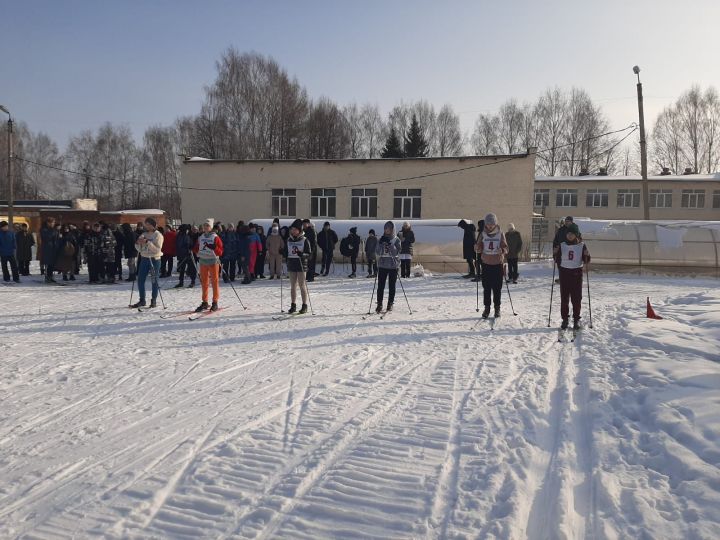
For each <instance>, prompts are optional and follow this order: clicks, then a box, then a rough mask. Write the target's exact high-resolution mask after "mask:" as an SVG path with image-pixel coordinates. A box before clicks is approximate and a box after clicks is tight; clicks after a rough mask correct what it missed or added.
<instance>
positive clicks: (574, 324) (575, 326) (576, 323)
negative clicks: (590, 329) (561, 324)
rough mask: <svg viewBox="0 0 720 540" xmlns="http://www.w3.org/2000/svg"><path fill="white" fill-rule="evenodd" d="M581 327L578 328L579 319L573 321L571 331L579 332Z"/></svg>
mask: <svg viewBox="0 0 720 540" xmlns="http://www.w3.org/2000/svg"><path fill="white" fill-rule="evenodd" d="M581 328H582V327H581V326H580V319H575V320H574V321H573V330H580V329H581Z"/></svg>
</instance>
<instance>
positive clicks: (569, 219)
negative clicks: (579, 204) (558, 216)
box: [565, 216, 575, 221]
mask: <svg viewBox="0 0 720 540" xmlns="http://www.w3.org/2000/svg"><path fill="white" fill-rule="evenodd" d="M565 221H575V220H574V219H573V217H572V216H568V217H566V218H565Z"/></svg>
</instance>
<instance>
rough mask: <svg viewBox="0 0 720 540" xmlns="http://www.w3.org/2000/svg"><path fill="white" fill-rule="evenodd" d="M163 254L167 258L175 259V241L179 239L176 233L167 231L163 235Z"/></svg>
mask: <svg viewBox="0 0 720 540" xmlns="http://www.w3.org/2000/svg"><path fill="white" fill-rule="evenodd" d="M163 238H164V240H163V245H162V254H163V255H165V256H166V257H175V255H176V254H177V251H176V247H175V240H176V239H177V232H176V231H167V232H166V233H165V234H164V235H163Z"/></svg>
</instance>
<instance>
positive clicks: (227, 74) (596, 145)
mask: <svg viewBox="0 0 720 540" xmlns="http://www.w3.org/2000/svg"><path fill="white" fill-rule="evenodd" d="M216 69H217V75H216V78H215V80H214V81H213V82H212V83H211V84H210V85H208V86H207V87H206V88H205V97H204V100H203V103H202V106H201V108H200V111H199V112H198V114H196V115H191V116H184V117H180V118H178V119H177V120H176V121H175V122H174V124H173V125H171V126H154V127H151V128H148V129H147V130H146V131H145V133H144V136H143V139H142V141H136V140H134V138H133V136H132V134H131V132H130V129H129V128H128V127H127V126H123V125H113V124H110V123H106V124H104V125H102V126H101V127H100V128H98V129H97V130H96V131H83V132H81V133H79V134H77V135H74V136H72V137H71V138H70V141H69V144H68V147H67V149H66V151H65V152H64V153H62V152H60V151H59V149H58V146H57V144H56V143H55V142H54V141H52V140H51V139H50V137H48V136H47V135H46V134H44V133H41V132H39V133H33V132H32V131H31V130H30V129H28V127H27V126H26V125H24V124H22V123H19V124H17V129H16V133H15V155H16V156H17V157H18V158H19V159H18V160H16V161H15V163H14V167H15V173H14V177H15V196H16V198H18V199H21V198H30V199H33V198H40V199H42V198H68V197H72V196H86V197H91V198H96V199H98V202H99V205H100V207H101V208H102V209H117V208H127V209H130V208H141V207H159V208H162V209H164V210H166V211H167V212H168V213H169V214H170V215H171V216H178V215H179V213H180V164H181V161H182V157H183V156H188V157H189V156H198V157H204V158H209V159H233V160H234V159H237V160H244V159H345V158H359V159H368V158H370V159H371V158H380V157H385V158H400V157H444V156H460V155H466V154H474V155H497V154H503V155H504V154H517V153H523V152H526V151H527V150H528V149H529V148H532V147H535V148H538V149H539V152H538V155H537V159H536V173H537V174H538V175H547V176H555V175H576V174H580V173H581V171H583V170H587V171H589V172H597V170H598V169H600V168H605V169H606V170H607V172H608V174H616V173H619V174H631V173H637V172H638V170H639V157H637V149H636V145H633V144H626V145H625V146H620V145H619V144H618V143H620V142H621V139H620V135H614V136H600V135H602V134H604V133H607V132H609V131H611V128H610V124H609V121H608V119H607V117H606V115H605V113H604V112H603V110H602V108H601V107H600V106H599V105H598V104H596V103H594V102H593V101H592V99H591V98H590V96H589V95H588V93H587V92H586V91H585V90H583V89H580V88H572V89H570V90H563V89H560V88H549V89H547V90H546V91H545V92H543V93H542V94H541V95H540V96H539V97H538V98H537V99H536V100H535V101H533V102H528V103H519V102H518V101H517V100H516V99H508V100H507V101H506V102H505V103H503V104H502V105H501V106H500V108H499V109H498V110H497V112H495V113H493V114H480V115H479V116H478V117H477V120H476V122H475V125H474V128H473V130H472V132H470V133H463V132H462V130H461V128H460V118H459V116H458V114H457V113H456V112H455V111H454V110H453V108H452V106H451V105H449V104H446V105H444V106H442V107H441V108H440V109H439V110H436V109H435V107H434V106H433V105H432V104H430V103H428V102H427V101H425V100H420V101H417V102H415V103H404V102H401V103H400V104H398V105H396V106H395V107H393V108H392V109H391V110H390V111H389V112H388V114H387V115H383V114H382V113H381V111H380V109H379V107H378V106H377V105H376V104H372V103H364V104H358V103H350V104H348V105H345V106H340V105H338V104H337V103H335V102H334V101H332V100H331V99H330V98H328V97H324V96H321V97H318V98H312V97H311V96H309V94H308V91H307V90H306V89H305V87H303V86H302V85H301V84H300V82H299V81H298V80H297V79H296V78H291V77H290V76H289V75H288V73H287V71H286V70H285V69H283V68H282V67H281V66H280V65H279V64H278V63H277V62H276V61H275V60H273V59H272V58H269V57H266V56H263V55H260V54H258V53H241V52H239V51H237V50H236V49H233V48H230V49H228V50H226V51H225V52H224V53H223V54H222V56H221V58H220V59H219V60H218V61H217V62H216ZM633 120H634V119H633ZM621 127H625V126H621ZM6 136H7V134H6V133H5V131H4V130H3V131H2V132H1V133H0V148H4V147H5V144H6V142H5V137H6ZM648 144H649V153H650V164H651V166H650V169H651V170H650V173H651V174H652V173H654V172H655V173H657V172H659V170H660V169H661V168H663V167H667V168H669V169H670V170H671V171H672V172H677V173H681V172H682V171H683V170H684V169H685V168H691V169H692V170H693V171H695V172H716V171H717V169H718V165H719V164H720V99H718V93H717V91H716V90H715V89H714V88H712V87H711V88H708V89H707V90H704V91H703V90H701V89H700V88H699V87H692V88H691V89H690V90H689V91H688V92H686V93H685V94H683V95H682V96H681V97H680V98H679V99H678V100H677V102H676V103H675V104H673V105H671V106H670V107H668V108H666V109H665V110H664V111H662V113H661V114H660V115H659V117H658V118H657V121H656V122H655V126H654V128H653V129H652V131H651V132H650V137H649V138H648ZM0 159H2V162H0V163H2V165H3V166H0V197H1V198H6V197H7V187H8V182H7V172H6V162H5V157H3V158H0ZM36 163H40V164H44V165H49V166H51V167H56V168H59V169H68V170H73V171H79V172H81V173H82V174H79V175H76V174H67V173H63V172H61V171H58V170H55V169H51V168H47V167H44V166H40V165H36ZM653 167H655V168H656V169H657V171H653V170H652V169H653Z"/></svg>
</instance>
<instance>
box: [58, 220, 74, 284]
mask: <svg viewBox="0 0 720 540" xmlns="http://www.w3.org/2000/svg"><path fill="white" fill-rule="evenodd" d="M59 245H60V249H59V250H58V256H57V260H56V263H55V265H56V269H57V270H59V271H60V272H61V273H62V278H63V281H68V280H70V281H75V254H76V253H77V242H76V241H75V236H74V235H73V234H72V233H71V232H70V226H69V225H63V228H62V232H61V233H60V239H59Z"/></svg>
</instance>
